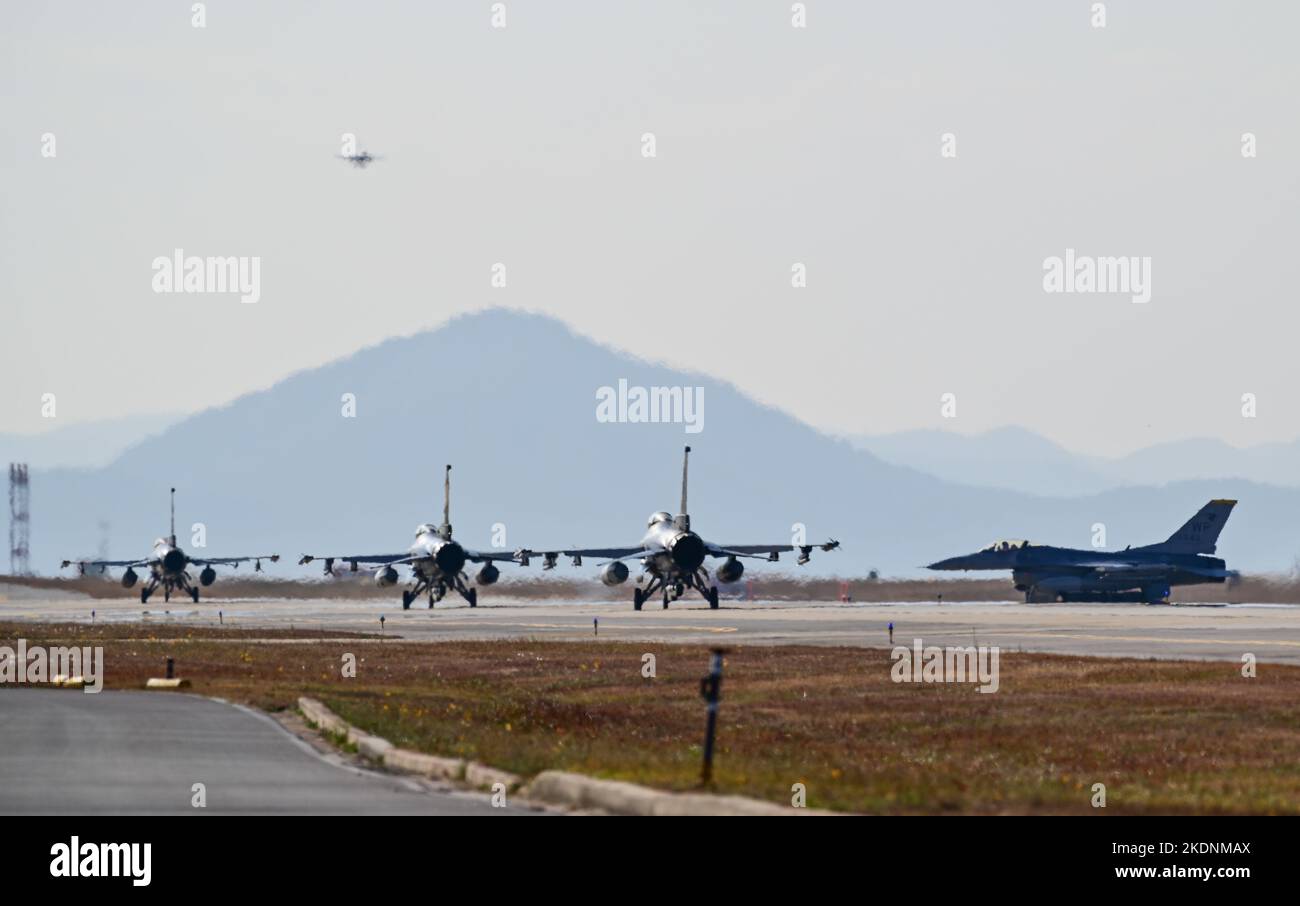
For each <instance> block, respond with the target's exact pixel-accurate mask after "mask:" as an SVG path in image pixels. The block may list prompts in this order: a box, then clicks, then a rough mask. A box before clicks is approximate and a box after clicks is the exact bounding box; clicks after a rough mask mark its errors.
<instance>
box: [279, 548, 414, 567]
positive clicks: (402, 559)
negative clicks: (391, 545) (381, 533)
mask: <svg viewBox="0 0 1300 906" xmlns="http://www.w3.org/2000/svg"><path fill="white" fill-rule="evenodd" d="M418 559H420V558H419V557H412V556H411V553H410V551H403V552H402V553H400V554H350V555H348V556H343V557H319V556H316V555H315V554H303V555H302V557H301V558H300V559H299V560H298V565H299V566H302V565H304V564H306V563H311V562H312V561H313V560H324V561H325V571H326V572H329V571H330V568H331V567H333V566H334V561H335V560H342V561H343V562H344V563H358V564H361V565H362V566H400V565H401V564H403V563H414V562H415V561H416V560H418Z"/></svg>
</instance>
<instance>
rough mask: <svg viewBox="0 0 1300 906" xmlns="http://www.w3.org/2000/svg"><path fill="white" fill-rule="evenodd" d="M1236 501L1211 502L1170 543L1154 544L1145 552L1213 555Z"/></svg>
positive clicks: (1174, 535) (1171, 537)
mask: <svg viewBox="0 0 1300 906" xmlns="http://www.w3.org/2000/svg"><path fill="white" fill-rule="evenodd" d="M1236 505H1237V501H1235V500H1211V501H1210V502H1209V503H1207V504H1206V505H1205V506H1203V507H1201V508H1200V510H1199V511H1197V513H1196V515H1195V516H1193V517H1192V518H1191V519H1188V520H1187V522H1186V523H1184V525H1183V527H1182V528H1180V529H1179V530H1178V531H1176V532H1174V533H1173V534H1172V535H1170V536H1169V540H1168V541H1164V542H1162V543H1160V544H1152V545H1149V546H1148V547H1146V548H1145V550H1156V551H1166V552H1168V553H1171V554H1212V553H1214V546H1215V544H1216V542H1218V540H1219V533H1220V532H1222V531H1223V527H1224V525H1226V524H1227V522H1228V517H1229V516H1230V515H1232V508H1233V507H1234V506H1236Z"/></svg>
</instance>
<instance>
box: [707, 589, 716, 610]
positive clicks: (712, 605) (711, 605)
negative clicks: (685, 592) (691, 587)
mask: <svg viewBox="0 0 1300 906" xmlns="http://www.w3.org/2000/svg"><path fill="white" fill-rule="evenodd" d="M708 598H709V609H710V610H717V609H718V590H717V589H716V588H710V589H709V593H708Z"/></svg>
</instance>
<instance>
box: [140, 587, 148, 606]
mask: <svg viewBox="0 0 1300 906" xmlns="http://www.w3.org/2000/svg"><path fill="white" fill-rule="evenodd" d="M140 603H141V604H148V603H149V589H147V588H142V589H140Z"/></svg>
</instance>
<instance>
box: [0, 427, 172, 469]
mask: <svg viewBox="0 0 1300 906" xmlns="http://www.w3.org/2000/svg"><path fill="white" fill-rule="evenodd" d="M182 417H183V416H180V415H174V414H163V415H132V416H128V417H126V418H119V419H107V420H103V421H93V422H82V423H80V424H76V425H69V426H68V427H66V428H64V427H54V428H52V429H51V430H49V431H42V432H40V433H39V434H0V463H6V464H7V463H11V462H26V463H33V464H35V463H39V464H40V465H41V466H42V467H44V468H47V469H49V468H55V467H58V466H66V467H68V468H97V467H99V466H105V465H108V464H109V463H110V462H112V461H113V460H114V459H116V458H117V457H118V456H119V455H120V454H121V453H122V451H124V450H125V449H126V448H127V447H129V446H131V445H132V444H136V443H139V442H140V441H142V440H145V439H146V438H149V437H152V436H154V435H155V434H158V433H160V432H161V431H162V430H163V429H164V428H166V427H167V426H168V425H172V424H175V423H176V422H178V421H180V420H181V418H182ZM52 423H53V424H55V425H57V420H53V422H52Z"/></svg>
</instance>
